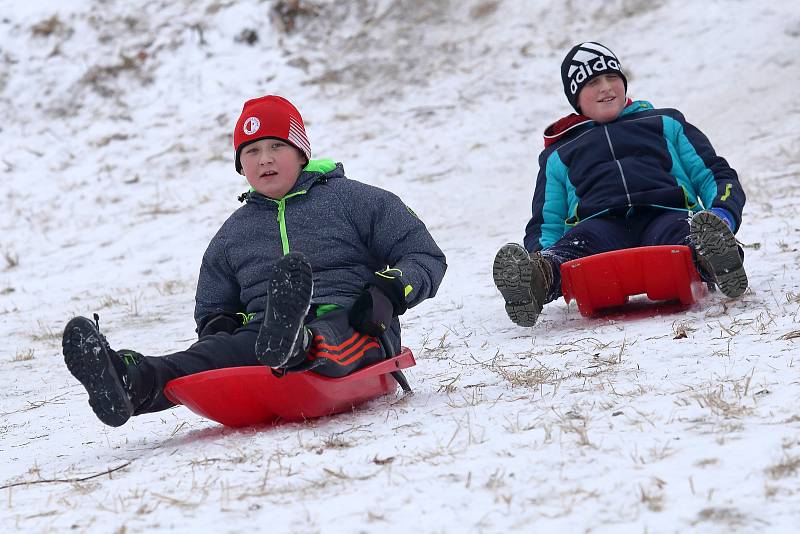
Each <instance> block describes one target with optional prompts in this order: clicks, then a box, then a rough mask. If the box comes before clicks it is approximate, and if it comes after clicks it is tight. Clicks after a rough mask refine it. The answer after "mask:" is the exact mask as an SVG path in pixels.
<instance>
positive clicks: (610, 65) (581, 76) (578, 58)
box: [567, 50, 622, 95]
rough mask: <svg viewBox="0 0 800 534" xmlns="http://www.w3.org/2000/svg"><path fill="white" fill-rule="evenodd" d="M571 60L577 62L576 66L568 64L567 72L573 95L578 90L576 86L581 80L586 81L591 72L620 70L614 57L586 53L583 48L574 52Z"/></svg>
mask: <svg viewBox="0 0 800 534" xmlns="http://www.w3.org/2000/svg"><path fill="white" fill-rule="evenodd" d="M586 56H589V57H586ZM584 57H586V59H583V58H584ZM572 62H573V63H579V65H577V66H576V65H570V69H569V72H568V73H567V76H568V77H569V79H570V83H569V90H570V92H571V93H572V94H573V95H574V94H575V93H576V92H577V91H578V87H580V86H581V85H582V84H583V82H584V81H586V79H587V78H589V77H590V76H591V75H592V74H594V73H598V72H606V71H610V70H613V71H620V70H622V69H621V68H620V66H619V61H617V60H616V59H615V58H614V57H608V56H598V55H597V54H594V53H588V52H586V51H583V50H581V51H579V52H578V53H577V54H575V57H574V58H573V59H572Z"/></svg>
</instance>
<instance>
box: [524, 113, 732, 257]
mask: <svg viewBox="0 0 800 534" xmlns="http://www.w3.org/2000/svg"><path fill="white" fill-rule="evenodd" d="M565 119H572V120H565ZM565 119H562V121H559V122H557V123H555V124H554V125H552V126H550V127H549V128H548V129H547V130H546V131H545V146H546V148H545V150H544V151H542V153H541V154H540V156H539V175H538V177H537V180H536V188H535V190H534V194H533V205H532V211H533V214H532V217H531V219H530V221H529V222H528V225H527V227H526V229H525V248H526V249H528V250H529V251H532V252H533V251H536V250H541V249H543V248H547V247H549V246H551V245H553V244H554V243H555V242H556V241H558V240H559V239H560V238H561V237H562V236H563V235H564V234H565V233H566V232H567V231H568V230H569V229H570V228H572V227H573V226H575V225H576V224H579V223H580V222H581V221H582V220H585V219H588V218H591V217H602V216H609V215H613V216H621V217H629V216H635V214H636V208H637V207H643V206H647V207H655V208H661V209H672V210H684V211H687V212H689V211H699V210H701V209H704V208H711V207H721V208H725V209H726V210H728V211H729V212H730V213H731V214H733V217H734V219H735V220H736V228H737V229H738V228H739V226H740V224H741V217H742V208H743V207H744V203H745V194H744V191H743V190H742V188H741V185H740V184H739V178H738V176H737V175H736V171H734V170H733V169H732V168H731V167H730V166H729V165H728V163H727V162H726V161H725V159H723V158H721V157H720V156H718V155H717V154H716V152H715V151H714V148H713V147H712V146H711V143H710V142H709V141H708V139H707V138H706V136H705V135H703V133H702V132H701V131H700V130H698V129H697V128H696V127H694V126H692V125H691V124H689V123H688V122H686V119H685V118H684V117H683V115H682V114H681V113H680V112H679V111H678V110H675V109H666V108H665V109H654V108H653V106H652V104H650V103H649V102H645V101H637V102H631V103H629V104H628V105H627V106H626V107H625V109H623V110H622V113H621V114H620V116H619V117H618V118H617V119H615V120H614V121H612V122H609V123H605V124H601V123H597V122H594V121H592V120H590V119H588V118H586V117H580V116H575V115H572V116H571V117H568V118H565ZM558 125H561V128H560V129H559V128H558V127H556V126H558ZM564 125H566V126H569V127H568V128H564ZM554 127H556V128H554Z"/></svg>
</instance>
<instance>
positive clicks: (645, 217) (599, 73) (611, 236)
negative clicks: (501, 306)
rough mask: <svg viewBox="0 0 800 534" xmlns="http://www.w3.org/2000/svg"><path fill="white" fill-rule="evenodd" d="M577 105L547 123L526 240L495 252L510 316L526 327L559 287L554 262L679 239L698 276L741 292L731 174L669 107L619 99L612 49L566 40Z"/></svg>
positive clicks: (565, 68) (569, 89)
mask: <svg viewBox="0 0 800 534" xmlns="http://www.w3.org/2000/svg"><path fill="white" fill-rule="evenodd" d="M561 82H562V85H563V87H564V94H565V95H566V97H567V101H568V102H569V104H570V105H571V106H572V108H573V109H574V110H575V111H576V112H577V114H576V113H573V114H570V115H568V116H566V117H564V118H562V119H560V120H558V121H556V122H555V123H553V124H552V125H551V126H549V127H547V128H546V129H545V132H544V147H545V148H544V150H543V151H542V153H541V154H540V155H539V175H538V177H537V180H536V188H535V190H534V192H533V202H532V214H531V219H530V221H529V222H528V224H527V226H526V228H525V240H524V247H523V246H522V245H518V244H516V243H509V244H507V245H504V246H503V247H501V248H500V250H499V251H498V252H497V255H496V256H495V261H494V266H493V275H494V282H495V285H496V286H497V288H498V289H499V290H500V293H501V294H502V295H503V299H504V300H505V302H506V312H507V313H508V316H509V318H510V319H511V320H512V321H513V322H515V323H516V324H518V325H520V326H533V325H534V324H535V323H536V320H537V319H538V317H539V314H540V313H541V312H542V308H543V306H544V305H545V304H546V303H548V302H550V301H553V300H555V299H557V298H559V297H560V296H561V272H560V266H561V264H562V263H564V262H567V261H570V260H574V259H577V258H582V257H586V256H590V255H593V254H599V253H602V252H608V251H611V250H618V249H624V248H632V247H640V246H648V245H683V244H686V245H689V246H690V247H691V248H692V249H693V250H694V252H695V257H696V263H697V266H698V268H699V270H700V274H701V276H702V277H703V279H704V280H706V281H707V282H709V283H711V284H715V285H716V286H717V287H719V289H720V291H721V292H722V293H723V294H724V295H725V296H727V297H738V296H740V295H741V294H742V293H744V291H745V290H746V289H747V275H746V274H745V270H744V264H743V257H744V255H743V253H742V251H741V248H740V247H738V245H737V243H736V238H735V237H734V232H736V231H737V230H738V229H739V227H740V225H741V221H742V208H743V207H744V203H745V194H744V190H743V189H742V187H741V185H740V184H739V178H738V176H737V174H736V171H735V170H733V169H732V168H731V167H730V166H729V165H728V162H727V161H725V160H724V159H723V158H721V157H720V156H718V155H717V153H716V152H715V151H714V148H713V147H712V146H711V143H710V142H709V140H708V138H706V136H705V135H703V133H702V132H701V131H700V130H698V129H697V128H696V127H695V126H693V125H692V124H690V123H689V122H687V121H686V119H685V118H684V116H683V115H682V114H681V112H679V111H678V110H676V109H669V108H663V109H655V108H654V107H653V105H652V104H650V103H649V102H646V101H643V100H640V101H636V102H634V101H632V100H630V99H628V97H627V90H628V79H627V77H626V76H625V73H624V72H623V69H622V63H621V62H620V60H619V59H618V58H617V56H616V54H614V53H613V52H612V51H611V49H609V48H608V47H606V46H604V45H602V44H600V43H597V42H592V41H588V42H584V43H579V44H577V45H575V46H573V47H572V48H571V49H570V50H569V52H567V54H566V56H565V57H564V60H563V62H562V63H561Z"/></svg>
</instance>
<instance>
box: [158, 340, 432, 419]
mask: <svg viewBox="0 0 800 534" xmlns="http://www.w3.org/2000/svg"><path fill="white" fill-rule="evenodd" d="M414 365H416V361H415V360H414V356H413V354H412V353H411V351H410V350H409V349H408V348H406V347H403V349H402V351H401V352H400V354H398V355H397V356H394V357H393V358H389V359H387V360H384V361H382V362H378V363H376V364H373V365H370V366H369V367H365V368H364V369H359V370H358V371H356V372H354V373H353V374H350V375H347V376H344V377H341V378H329V377H324V376H321V375H317V374H315V373H312V372H305V373H297V374H287V375H285V376H283V377H281V378H278V377H276V376H275V375H274V374H273V373H272V371H271V370H270V369H269V368H267V367H263V366H250V367H229V368H225V369H216V370H212V371H205V372H202V373H197V374H193V375H188V376H184V377H181V378H176V379H175V380H171V381H170V382H168V383H167V385H166V386H165V387H164V395H166V397H167V398H168V399H169V400H170V401H172V402H174V403H175V404H183V405H184V406H186V407H187V408H189V409H190V410H191V411H193V412H194V413H196V414H198V415H201V416H203V417H206V418H208V419H211V420H213V421H216V422H218V423H221V424H223V425H225V426H229V427H243V426H251V425H258V424H263V423H274V422H278V421H303V420H306V419H312V418H315V417H323V416H326V415H333V414H336V413H341V412H345V411H350V410H352V409H353V408H354V407H355V406H357V405H358V404H361V403H363V402H366V401H368V400H371V399H374V398H376V397H380V396H382V395H386V394H389V393H392V392H394V391H395V390H396V389H397V382H396V381H395V379H394V378H393V377H392V376H391V375H390V373H391V372H393V371H397V370H400V369H406V368H409V367H413V366H414Z"/></svg>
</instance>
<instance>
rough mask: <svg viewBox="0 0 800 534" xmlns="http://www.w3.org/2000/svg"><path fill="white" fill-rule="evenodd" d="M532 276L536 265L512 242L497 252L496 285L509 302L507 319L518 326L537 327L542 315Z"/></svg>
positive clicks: (507, 302)
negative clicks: (535, 298) (532, 285)
mask: <svg viewBox="0 0 800 534" xmlns="http://www.w3.org/2000/svg"><path fill="white" fill-rule="evenodd" d="M532 276H533V262H532V261H531V259H530V256H529V255H528V251H527V250H525V249H524V248H523V247H521V246H519V245H517V244H514V243H509V244H507V245H503V246H502V247H501V248H500V250H499V251H497V255H496V256H495V257H494V264H493V265H492V277H493V278H494V285H496V286H497V289H498V290H499V291H500V294H501V295H503V299H504V300H505V301H506V313H507V314H508V317H509V318H510V319H511V320H512V321H513V322H514V323H515V324H518V325H519V326H533V325H535V324H536V320H537V319H538V318H539V314H540V313H542V306H540V305H539V304H538V303H537V302H536V301H535V300H534V298H533V293H532V291H531V277H532Z"/></svg>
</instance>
